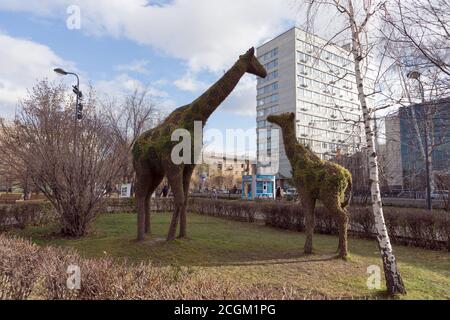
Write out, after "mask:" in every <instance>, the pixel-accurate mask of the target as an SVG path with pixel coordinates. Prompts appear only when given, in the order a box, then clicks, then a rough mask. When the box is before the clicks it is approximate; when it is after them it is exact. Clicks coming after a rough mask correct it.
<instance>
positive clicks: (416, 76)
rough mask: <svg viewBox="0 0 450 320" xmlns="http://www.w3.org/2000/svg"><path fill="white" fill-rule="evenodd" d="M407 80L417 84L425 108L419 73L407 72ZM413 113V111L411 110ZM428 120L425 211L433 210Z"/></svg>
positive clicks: (425, 142)
mask: <svg viewBox="0 0 450 320" xmlns="http://www.w3.org/2000/svg"><path fill="white" fill-rule="evenodd" d="M406 76H407V77H408V78H409V79H413V80H416V81H417V82H418V83H419V88H420V94H421V96H422V106H423V107H424V108H425V90H424V88H423V84H422V81H421V80H420V76H421V74H420V72H419V71H417V70H413V71H411V72H408V74H407V75H406ZM413 112H414V110H413ZM427 120H428V119H425V121H424V129H423V131H424V135H425V139H424V140H425V141H424V149H425V152H424V154H425V171H426V184H427V209H428V210H430V211H431V210H433V206H432V203H431V177H430V152H429V150H428V121H427Z"/></svg>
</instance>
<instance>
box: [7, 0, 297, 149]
mask: <svg viewBox="0 0 450 320" xmlns="http://www.w3.org/2000/svg"><path fill="white" fill-rule="evenodd" d="M296 20H298V12H297V10H296V8H295V1H293V0H245V1H242V0H172V1H168V0H153V1H148V0H96V1H92V0H78V1H77V0H41V1H32V0H29V1H27V0H21V1H18V0H0V117H4V118H11V117H13V116H14V113H15V111H16V110H17V106H18V101H19V99H20V98H22V97H24V96H25V95H26V93H27V89H30V88H31V87H32V86H33V84H34V83H35V82H36V81H37V80H39V79H43V78H47V79H49V80H56V81H65V82H67V84H68V85H69V84H73V79H70V78H67V79H64V80H62V78H61V77H58V76H57V75H56V74H55V73H54V72H53V71H52V70H53V69H54V68H55V67H62V68H64V69H66V70H71V71H75V72H77V73H79V74H80V76H81V82H82V89H83V86H86V85H87V84H92V85H93V86H94V87H95V88H96V89H97V91H98V92H99V93H100V94H104V95H109V96H120V95H125V94H127V93H129V92H130V91H132V90H133V89H135V88H136V87H141V88H144V87H145V88H147V89H148V90H149V92H150V93H151V95H152V96H153V97H154V98H155V99H156V100H157V101H158V104H159V105H160V107H161V108H162V109H163V110H164V111H166V112H170V111H171V110H173V109H174V108H176V107H179V106H182V105H185V104H188V103H190V102H191V101H193V100H194V99H195V98H196V97H198V96H199V95H200V94H201V93H202V92H203V91H204V90H205V89H206V88H208V87H209V86H210V85H211V84H213V83H214V82H215V81H216V80H217V79H218V78H220V77H221V75H222V74H223V72H224V71H226V70H228V69H229V68H230V67H231V66H232V65H233V63H234V62H235V61H236V60H237V58H238V56H239V55H240V54H242V53H244V52H246V51H247V50H248V49H249V48H250V47H252V46H256V47H257V46H259V45H261V44H263V43H264V42H266V41H268V40H270V39H271V38H273V37H275V36H277V35H278V34H280V33H282V32H284V31H285V30H287V29H289V28H291V27H293V26H295V25H298V21H296ZM255 127H256V77H255V76H251V75H246V76H244V77H243V79H241V82H240V83H239V85H238V87H237V88H236V89H235V91H234V92H233V93H232V94H231V95H230V96H229V98H228V99H227V100H226V101H225V103H224V104H223V105H222V106H221V107H220V108H219V109H218V111H216V112H215V113H214V115H213V116H212V117H211V118H210V120H209V121H208V124H207V129H208V128H212V129H217V130H219V131H221V132H222V133H223V135H224V136H225V130H226V129H242V130H253V129H254V128H255ZM246 148H247V149H249V148H250V149H251V151H252V152H253V151H255V149H256V145H255V144H254V142H252V145H251V146H250V147H249V146H247V147H246ZM247 151H248V150H247Z"/></svg>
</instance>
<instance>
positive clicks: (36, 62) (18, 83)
mask: <svg viewBox="0 0 450 320" xmlns="http://www.w3.org/2000/svg"><path fill="white" fill-rule="evenodd" d="M57 66H66V67H68V68H71V69H72V70H74V69H75V67H74V64H73V63H71V62H69V61H66V60H64V59H63V58H61V57H59V56H58V55H57V54H56V53H55V52H53V51H52V50H51V49H50V48H49V47H47V46H45V45H42V44H39V43H36V42H33V41H31V40H27V39H20V38H14V37H11V36H9V35H7V34H4V33H0V114H2V115H4V116H11V115H12V114H13V111H14V107H15V106H16V105H17V103H18V100H19V99H20V98H23V97H24V96H25V95H26V94H27V89H30V88H31V87H32V86H33V85H34V84H35V82H36V81H37V80H40V79H43V78H47V79H49V80H53V79H55V78H56V77H57V75H56V74H55V73H54V72H53V69H54V68H55V67H57Z"/></svg>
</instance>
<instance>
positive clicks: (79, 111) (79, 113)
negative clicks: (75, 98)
mask: <svg viewBox="0 0 450 320" xmlns="http://www.w3.org/2000/svg"><path fill="white" fill-rule="evenodd" d="M77 119H78V120H81V119H83V104H82V103H81V102H80V103H78V105H77Z"/></svg>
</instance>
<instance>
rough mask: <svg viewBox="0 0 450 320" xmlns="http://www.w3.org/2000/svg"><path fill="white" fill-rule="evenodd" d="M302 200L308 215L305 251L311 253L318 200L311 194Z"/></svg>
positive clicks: (306, 216)
mask: <svg viewBox="0 0 450 320" xmlns="http://www.w3.org/2000/svg"><path fill="white" fill-rule="evenodd" d="M302 201H303V204H304V206H305V208H306V215H305V231H306V241H305V247H304V252H305V254H311V253H312V247H313V246H312V239H313V234H314V226H315V219H314V210H315V208H316V200H315V199H312V198H311V197H310V196H309V195H307V196H305V197H303V199H302Z"/></svg>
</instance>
